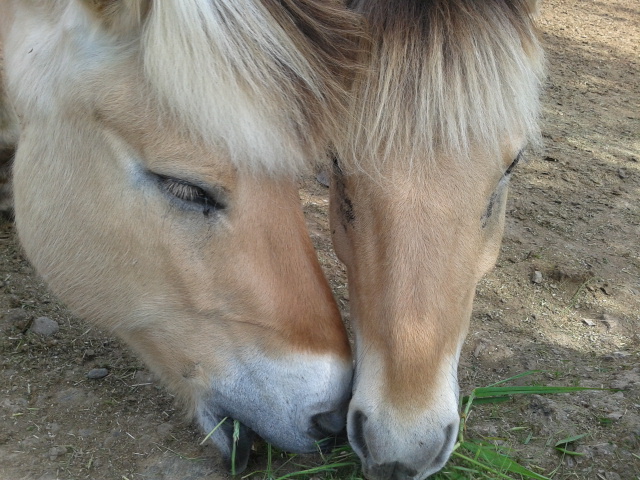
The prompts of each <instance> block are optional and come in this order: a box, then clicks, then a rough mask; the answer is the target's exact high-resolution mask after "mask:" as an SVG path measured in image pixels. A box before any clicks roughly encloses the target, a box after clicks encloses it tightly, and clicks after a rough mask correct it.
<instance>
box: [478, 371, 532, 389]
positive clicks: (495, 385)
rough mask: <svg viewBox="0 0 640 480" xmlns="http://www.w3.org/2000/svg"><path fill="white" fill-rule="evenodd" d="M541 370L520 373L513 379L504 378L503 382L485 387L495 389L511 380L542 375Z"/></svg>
mask: <svg viewBox="0 0 640 480" xmlns="http://www.w3.org/2000/svg"><path fill="white" fill-rule="evenodd" d="M543 372H544V371H543V370H529V371H528V372H522V373H519V374H517V375H514V376H513V377H509V378H505V379H504V380H500V381H498V382H496V383H492V384H491V385H487V388H491V387H497V386H498V385H502V384H503V383H507V382H510V381H511V380H517V379H518V378H522V377H528V376H529V375H535V374H537V373H543Z"/></svg>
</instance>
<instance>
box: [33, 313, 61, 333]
mask: <svg viewBox="0 0 640 480" xmlns="http://www.w3.org/2000/svg"><path fill="white" fill-rule="evenodd" d="M30 330H31V331H32V332H33V333H37V334H38V335H42V336H43V337H50V336H51V335H53V334H55V333H57V332H58V330H60V326H59V325H58V322H56V321H55V320H51V319H50V318H49V317H38V318H36V319H35V320H34V321H33V324H32V325H31V329H30Z"/></svg>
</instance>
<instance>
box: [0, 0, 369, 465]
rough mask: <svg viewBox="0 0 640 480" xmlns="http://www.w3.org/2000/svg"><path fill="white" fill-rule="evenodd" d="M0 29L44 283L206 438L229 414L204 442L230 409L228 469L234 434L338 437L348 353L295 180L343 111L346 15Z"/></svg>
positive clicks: (20, 198) (350, 29) (214, 9)
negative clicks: (237, 425) (103, 333)
mask: <svg viewBox="0 0 640 480" xmlns="http://www.w3.org/2000/svg"><path fill="white" fill-rule="evenodd" d="M0 27H1V28H0V32H1V38H2V42H3V44H4V61H5V74H6V87H7V88H6V90H7V95H8V97H9V99H10V102H11V104H12V105H13V107H14V108H15V111H16V113H17V115H18V118H19V120H20V130H21V131H20V137H19V143H18V149H17V154H16V157H15V165H14V190H15V217H16V223H17V228H18V232H19V236H20V240H21V242H22V245H23V247H24V251H25V252H26V254H27V256H28V257H29V259H30V261H31V262H32V263H33V265H34V266H35V268H36V270H37V271H38V273H39V274H40V275H41V276H42V277H43V278H44V280H46V282H47V283H48V285H49V286H50V288H51V289H52V290H53V291H54V292H55V293H56V294H58V295H59V296H60V298H62V299H63V300H64V301H65V302H66V303H67V304H68V305H69V306H70V307H71V308H72V309H73V310H74V311H75V312H77V313H78V314H79V315H81V316H83V317H85V318H87V319H89V320H90V321H92V322H95V323H97V324H99V325H101V326H102V327H104V328H107V329H112V330H113V331H114V332H115V333H117V334H118V335H119V336H120V337H122V338H123V339H124V340H125V341H126V342H127V343H128V344H129V345H130V346H131V347H132V348H133V349H134V350H135V352H137V354H138V355H139V356H140V357H141V358H142V359H143V360H144V361H145V362H146V363H147V364H148V365H149V367H150V368H151V369H152V370H153V371H154V372H155V373H156V374H158V375H159V377H160V378H162V379H163V381H164V382H165V383H166V384H167V385H168V387H169V388H170V389H171V390H172V391H173V392H175V393H176V394H177V395H179V397H180V398H181V400H182V402H183V403H184V404H185V405H186V406H187V408H188V409H189V410H190V411H191V412H192V413H193V414H194V415H195V416H196V418H197V419H198V421H199V423H200V425H201V426H202V428H203V430H204V431H205V432H208V431H210V430H212V429H213V427H215V426H216V425H217V424H218V423H219V422H220V421H221V420H222V419H223V418H225V417H228V421H227V422H226V423H225V424H224V426H223V428H221V429H219V430H218V431H217V432H216V433H215V434H214V435H213V436H212V440H213V442H214V443H215V444H216V445H217V446H218V447H219V448H220V450H221V452H222V453H223V455H224V456H225V457H226V458H227V459H229V457H230V455H231V451H232V424H233V422H232V420H233V419H235V420H238V421H240V422H241V425H242V427H241V430H240V441H239V444H238V446H237V455H236V467H237V469H238V471H240V470H241V469H242V468H244V466H245V465H246V462H247V458H248V454H249V452H250V447H251V440H252V436H253V432H255V433H257V434H258V435H260V436H262V437H264V438H265V439H267V440H269V441H271V442H273V443H274V444H275V445H277V446H279V447H281V448H283V449H286V450H290V451H294V452H295V451H298V452H309V451H315V450H317V448H318V446H317V444H316V442H318V441H320V440H321V439H324V438H325V437H327V436H328V435H333V434H335V433H337V432H339V431H341V430H343V428H344V421H345V415H346V408H347V403H348V400H349V397H350V393H351V376H352V360H351V352H350V347H349V343H348V341H347V336H346V332H345V329H344V326H343V324H342V322H341V319H340V315H339V312H338V309H337V307H336V304H335V302H334V300H333V297H332V295H331V291H330V289H329V287H328V284H327V282H326V280H325V278H324V277H323V274H322V272H321V269H320V267H319V264H318V262H317V259H316V256H315V252H314V250H313V247H312V244H311V242H310V239H309V236H308V234H307V230H306V225H305V220H304V218H303V215H302V211H301V207H300V201H299V196H298V192H297V181H296V178H295V174H296V173H297V172H299V171H300V170H301V169H302V168H303V167H304V166H306V165H308V164H310V163H312V162H313V161H316V159H318V158H320V157H321V155H323V153H324V151H325V150H326V145H327V142H328V138H330V137H332V136H333V135H334V134H333V132H332V129H333V128H334V127H335V122H334V121H333V119H335V118H339V117H341V116H342V115H341V114H340V113H339V112H341V111H342V110H340V109H341V108H343V107H342V106H341V105H342V104H343V103H344V102H343V99H344V95H345V91H344V87H345V85H344V83H342V80H341V79H342V78H347V76H348V72H350V71H351V70H352V69H353V65H354V62H353V57H354V55H353V53H352V52H354V51H355V50H354V45H355V43H354V39H355V36H357V35H360V33H359V26H358V23H357V21H356V20H355V16H354V15H352V14H350V13H348V12H347V11H346V10H345V9H344V8H343V7H341V6H339V5H337V4H335V3H334V2H322V3H321V2H316V1H314V0H302V1H283V2H271V1H264V2H260V1H250V0H244V1H241V0H227V1H224V0H223V1H217V2H207V1H197V0H162V1H158V2H150V1H146V0H139V1H137V0H122V1H111V0H93V1H91V0H84V1H80V0H66V1H57V0H48V1H33V0H15V1H12V0H10V1H6V0H5V1H3V2H2V4H1V10H0ZM3 111H4V112H5V113H6V118H7V119H9V118H13V114H12V113H11V111H10V107H9V106H8V105H4V107H3ZM3 121H4V117H3ZM6 123H10V122H6ZM12 131H13V127H11V126H10V125H6V128H5V129H4V130H3V132H4V133H3V135H4V137H2V138H3V140H5V139H6V141H7V143H9V142H10V141H11V135H13V133H12Z"/></svg>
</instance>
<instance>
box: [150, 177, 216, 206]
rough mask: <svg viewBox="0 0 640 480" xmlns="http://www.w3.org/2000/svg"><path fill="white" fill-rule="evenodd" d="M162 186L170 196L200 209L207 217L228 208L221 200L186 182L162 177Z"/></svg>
mask: <svg viewBox="0 0 640 480" xmlns="http://www.w3.org/2000/svg"><path fill="white" fill-rule="evenodd" d="M160 184H161V186H162V188H163V189H164V191H165V192H167V193H168V194H169V195H171V196H173V197H175V198H177V199H179V200H182V201H184V202H187V203H189V204H191V205H195V206H198V207H200V208H201V209H202V211H203V213H204V214H205V215H208V214H209V212H210V211H211V210H222V209H224V208H225V207H226V205H225V204H224V203H223V202H222V201H220V199H218V198H216V197H215V196H214V195H213V194H211V193H209V192H208V191H206V190H205V189H204V188H202V187H199V186H197V185H193V184H192V183H189V182H187V181H185V180H180V179H177V178H170V177H162V176H161V177H160Z"/></svg>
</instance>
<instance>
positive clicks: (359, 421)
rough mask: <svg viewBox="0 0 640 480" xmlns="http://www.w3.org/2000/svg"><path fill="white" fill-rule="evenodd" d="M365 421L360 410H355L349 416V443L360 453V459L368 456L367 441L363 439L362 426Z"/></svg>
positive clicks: (364, 416)
mask: <svg viewBox="0 0 640 480" xmlns="http://www.w3.org/2000/svg"><path fill="white" fill-rule="evenodd" d="M366 421H367V416H366V415H365V414H364V413H362V412H361V411H360V410H356V411H355V412H353V414H352V415H351V420H350V428H349V430H350V433H351V434H350V435H349V441H350V442H351V444H352V445H353V446H354V447H355V449H356V450H359V451H360V454H361V456H362V458H367V457H368V456H369V448H368V447H367V441H366V440H365V438H364V424H365V422H366Z"/></svg>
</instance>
